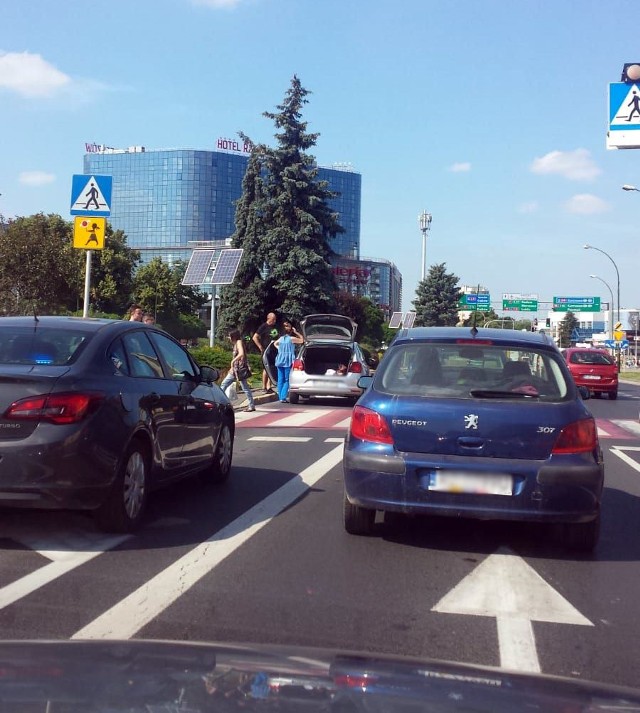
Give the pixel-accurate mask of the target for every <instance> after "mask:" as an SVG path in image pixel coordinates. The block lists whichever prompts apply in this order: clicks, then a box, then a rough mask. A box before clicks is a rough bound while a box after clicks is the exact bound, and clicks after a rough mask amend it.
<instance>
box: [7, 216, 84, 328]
mask: <svg viewBox="0 0 640 713" xmlns="http://www.w3.org/2000/svg"><path fill="white" fill-rule="evenodd" d="M84 257H85V256H84V251H83V250H76V249H74V247H73V235H72V226H71V224H70V223H68V222H67V221H65V220H63V219H62V217H61V216H59V215H55V214H50V215H44V214H43V213H38V214H36V215H32V216H28V217H21V218H16V219H15V220H10V221H8V222H7V223H5V224H4V226H3V230H2V231H1V232H0V311H1V312H2V313H3V314H25V313H28V312H33V311H34V310H35V311H36V312H37V313H39V314H60V313H65V312H72V311H74V310H77V309H78V308H79V307H80V304H81V299H82V294H83V283H84V269H83V264H84Z"/></svg>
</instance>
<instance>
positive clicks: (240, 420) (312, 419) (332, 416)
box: [236, 408, 351, 430]
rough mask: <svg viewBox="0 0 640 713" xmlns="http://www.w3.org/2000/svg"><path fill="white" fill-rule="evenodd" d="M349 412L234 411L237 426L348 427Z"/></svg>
mask: <svg viewBox="0 0 640 713" xmlns="http://www.w3.org/2000/svg"><path fill="white" fill-rule="evenodd" d="M350 421H351V412H350V411H346V410H345V409H326V408H324V409H323V408H306V409H305V408H302V409H293V408H289V409H284V408H283V409H273V410H271V409H270V410H266V409H265V410H261V409H256V410H255V411H251V412H250V413H247V412H246V411H241V412H240V413H236V427H237V428H336V429H344V430H346V429H347V428H349V423H350Z"/></svg>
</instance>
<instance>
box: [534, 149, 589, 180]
mask: <svg viewBox="0 0 640 713" xmlns="http://www.w3.org/2000/svg"><path fill="white" fill-rule="evenodd" d="M531 171H532V172H533V173H539V174H548V173H555V174H558V175H559V176H564V177H565V178H568V179H569V180H571V181H591V180H593V179H594V178H595V177H596V176H597V175H598V174H599V173H600V169H599V168H598V167H597V166H596V164H595V163H594V162H593V160H592V158H591V154H590V153H589V151H587V149H576V150H575V151H551V152H550V153H548V154H545V155H544V156H542V157H540V158H536V159H534V161H533V163H532V164H531Z"/></svg>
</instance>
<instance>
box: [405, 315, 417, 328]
mask: <svg viewBox="0 0 640 713" xmlns="http://www.w3.org/2000/svg"><path fill="white" fill-rule="evenodd" d="M415 321H416V313H415V312H407V313H406V314H405V316H404V322H403V323H402V326H403V327H404V328H405V329H411V327H413V325H414V324H415Z"/></svg>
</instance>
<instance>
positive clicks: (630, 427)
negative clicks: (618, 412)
mask: <svg viewBox="0 0 640 713" xmlns="http://www.w3.org/2000/svg"><path fill="white" fill-rule="evenodd" d="M596 426H597V428H598V436H600V438H615V439H619V440H625V441H626V440H629V439H631V438H638V436H640V425H639V424H637V423H636V422H635V421H631V420H623V419H614V420H609V419H607V418H596Z"/></svg>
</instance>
